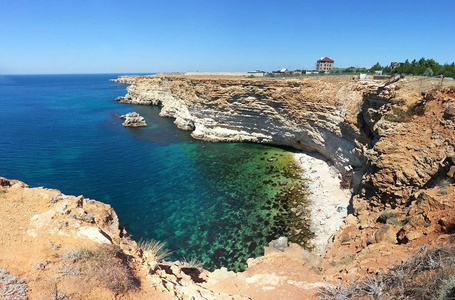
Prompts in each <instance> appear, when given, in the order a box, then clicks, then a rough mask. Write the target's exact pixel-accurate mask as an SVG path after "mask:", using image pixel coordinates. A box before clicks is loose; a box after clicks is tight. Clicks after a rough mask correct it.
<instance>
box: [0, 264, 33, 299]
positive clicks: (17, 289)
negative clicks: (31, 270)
mask: <svg viewBox="0 0 455 300" xmlns="http://www.w3.org/2000/svg"><path fill="white" fill-rule="evenodd" d="M27 291H28V286H27V285H26V284H25V281H24V280H23V279H21V278H18V277H16V276H13V275H11V274H9V273H8V271H6V270H4V269H0V297H4V299H6V300H23V299H24V300H25V299H27V296H26V294H27Z"/></svg>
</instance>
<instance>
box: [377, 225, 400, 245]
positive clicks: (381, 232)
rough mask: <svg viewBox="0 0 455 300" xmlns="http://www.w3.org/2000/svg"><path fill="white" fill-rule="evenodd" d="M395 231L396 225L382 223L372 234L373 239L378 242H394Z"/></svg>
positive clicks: (395, 237)
mask: <svg viewBox="0 0 455 300" xmlns="http://www.w3.org/2000/svg"><path fill="white" fill-rule="evenodd" d="M397 232H398V229H397V228H396V226H392V225H389V224H384V225H382V226H381V228H379V229H378V230H377V231H376V233H375V234H374V239H375V241H376V243H380V242H387V243H390V244H396V243H398V241H397Z"/></svg>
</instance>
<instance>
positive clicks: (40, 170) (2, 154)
mask: <svg viewBox="0 0 455 300" xmlns="http://www.w3.org/2000/svg"><path fill="white" fill-rule="evenodd" d="M118 75H119V74H97V75H27V76H2V77H1V78H0V94H1V98H0V120H1V125H0V126H1V130H2V132H3V135H2V147H0V175H1V176H4V177H7V178H10V179H19V180H21V181H24V182H27V183H28V184H30V185H31V186H44V187H46V188H56V189H59V190H61V191H62V192H63V193H65V194H73V195H84V196H85V197H87V198H92V199H96V200H98V201H102V202H105V203H109V204H111V205H112V206H113V208H114V209H115V211H116V212H117V214H118V216H119V219H120V221H121V222H122V225H123V226H125V227H126V229H127V231H128V232H129V233H130V234H131V236H132V238H133V239H135V240H137V241H138V240H140V239H144V240H148V239H155V240H159V241H162V242H166V246H167V248H168V249H170V250H171V251H174V252H173V254H172V256H171V257H169V259H170V260H180V259H182V258H183V257H185V258H187V259H189V258H192V257H194V258H196V259H199V260H202V261H203V262H205V266H204V267H205V268H206V269H208V270H213V269H215V268H219V267H227V268H228V269H230V270H235V271H238V270H242V269H244V268H245V267H246V264H245V261H246V259H247V258H249V257H257V256H260V255H262V254H263V247H264V246H266V245H267V243H268V242H269V241H270V240H272V239H275V238H278V237H279V236H280V235H282V234H285V233H286V232H288V229H289V228H288V224H287V223H286V222H285V221H284V220H283V218H284V217H285V216H286V215H287V207H286V199H283V197H280V196H279V195H283V194H284V193H285V191H284V190H283V188H282V187H281V186H280V184H279V182H280V181H283V180H289V179H286V174H285V172H283V169H284V168H285V167H286V166H287V165H289V164H290V163H291V161H292V157H291V152H289V149H282V148H276V147H271V146H266V145H259V144H248V143H208V142H201V141H196V140H193V139H192V138H191V137H190V136H189V132H186V131H181V130H178V129H177V128H176V127H175V126H174V124H173V123H172V122H173V120H172V119H169V118H161V117H158V113H159V110H160V109H159V108H157V107H150V106H132V105H126V104H121V103H117V102H116V101H114V100H112V97H116V96H119V95H124V94H125V86H123V85H120V84H117V83H113V82H109V79H110V78H116V77H117V76H118ZM131 111H136V112H138V113H139V114H141V115H142V116H144V117H145V119H146V121H147V123H148V124H149V126H148V127H145V128H124V127H123V126H121V122H122V121H121V120H120V119H119V118H118V117H117V116H116V114H118V115H121V114H125V113H127V112H131Z"/></svg>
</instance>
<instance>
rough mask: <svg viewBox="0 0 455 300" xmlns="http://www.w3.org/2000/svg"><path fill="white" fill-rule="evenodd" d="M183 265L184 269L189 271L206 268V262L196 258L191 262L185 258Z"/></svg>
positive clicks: (191, 259)
mask: <svg viewBox="0 0 455 300" xmlns="http://www.w3.org/2000/svg"><path fill="white" fill-rule="evenodd" d="M182 265H183V267H184V268H188V269H202V268H203V267H204V262H202V261H200V260H198V259H196V258H194V257H191V258H190V259H189V260H187V259H186V258H185V257H184V258H183V260H182Z"/></svg>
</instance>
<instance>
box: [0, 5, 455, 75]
mask: <svg viewBox="0 0 455 300" xmlns="http://www.w3.org/2000/svg"><path fill="white" fill-rule="evenodd" d="M454 12H455V1H452V0H446V1H438V0H434V1H428V0H426V1H420V0H414V1H400V0H394V1H389V0H381V1H374V0H363V1H348V0H337V1H303V0H300V1H286V0H282V1H278V0H275V1H268V0H262V1H256V0H243V1H237V0H224V1H218V0H197V1H175V0H163V1H153V0H149V1H145V0H144V1H138V0H128V1H126V0H122V1H117V0H109V1H107V0H90V1H85V0H77V1H73V0H48V1H46V0H32V1H23V0H16V1H11V0H7V1H6V0H0V28H1V29H0V33H1V34H0V38H1V39H0V74H41V73H117V72H118V73H147V72H172V71H251V70H256V69H261V70H265V71H271V70H277V69H279V68H291V69H302V68H303V69H313V68H314V65H315V62H316V60H317V59H319V58H320V57H321V56H328V57H331V58H332V59H334V60H335V66H336V67H349V66H359V67H361V66H371V65H373V64H375V63H376V62H379V63H380V64H382V65H385V64H389V63H390V62H391V61H404V60H405V59H406V58H409V59H414V58H416V59H420V58H421V57H425V58H433V59H435V60H436V61H438V62H439V63H442V64H443V63H446V62H448V63H451V62H453V61H455V33H454V31H455V17H454Z"/></svg>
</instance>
